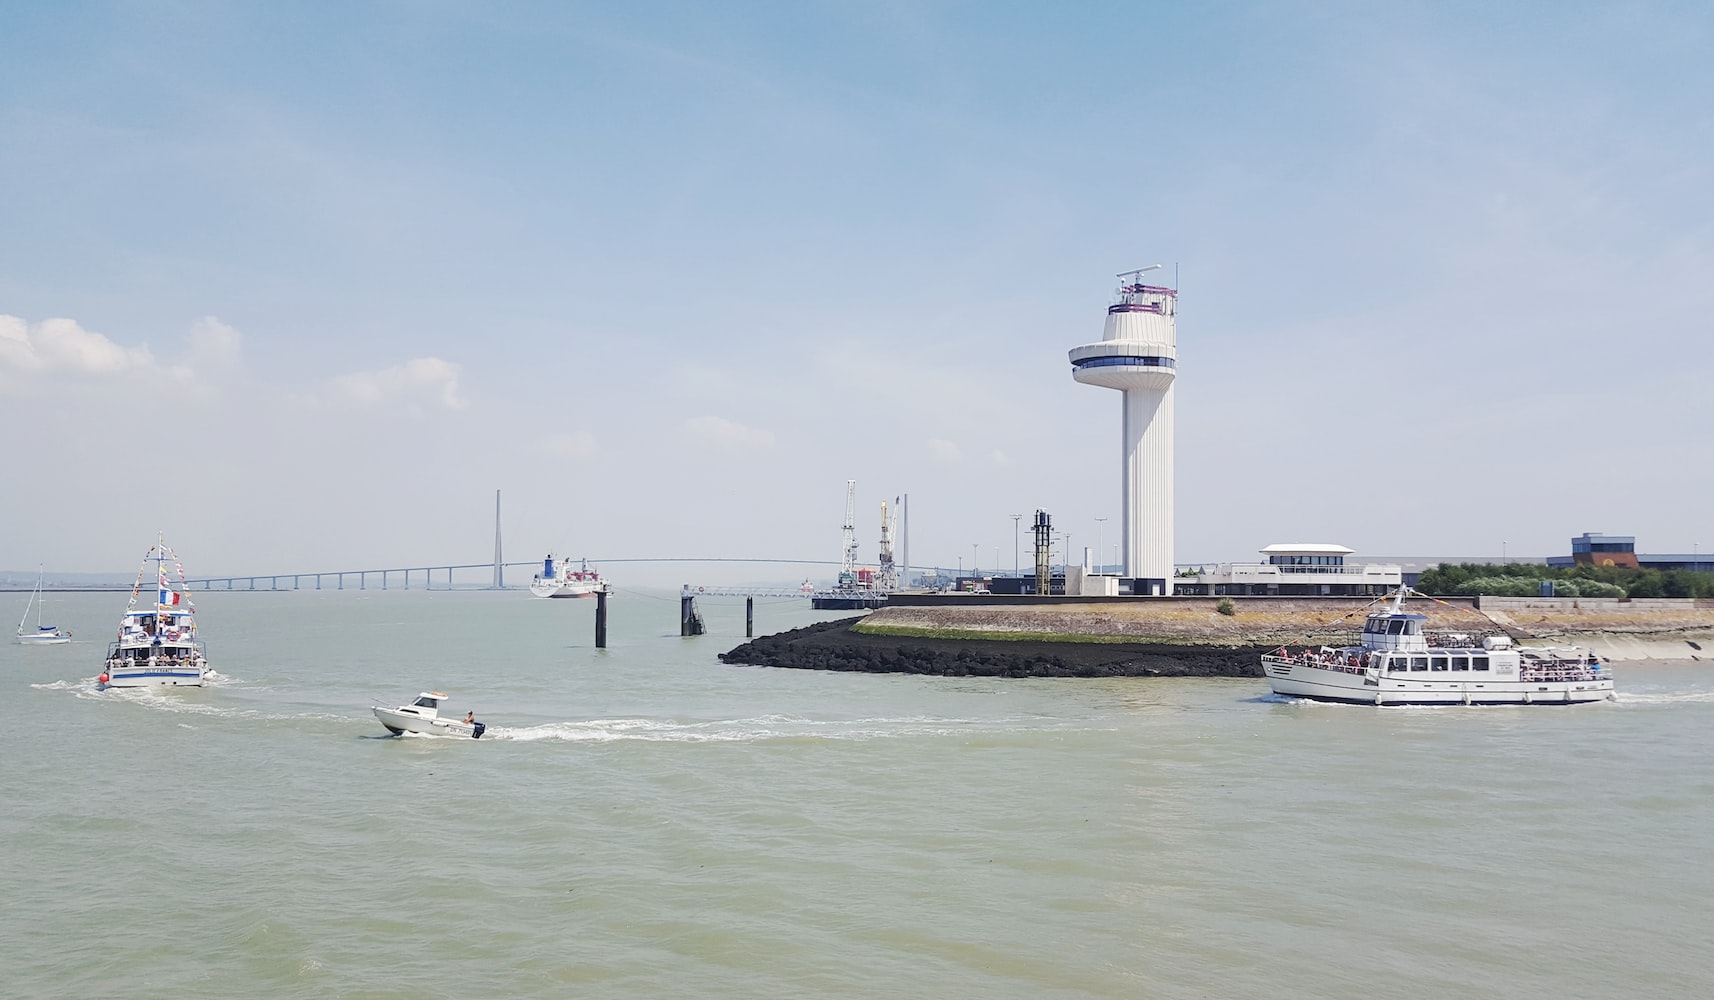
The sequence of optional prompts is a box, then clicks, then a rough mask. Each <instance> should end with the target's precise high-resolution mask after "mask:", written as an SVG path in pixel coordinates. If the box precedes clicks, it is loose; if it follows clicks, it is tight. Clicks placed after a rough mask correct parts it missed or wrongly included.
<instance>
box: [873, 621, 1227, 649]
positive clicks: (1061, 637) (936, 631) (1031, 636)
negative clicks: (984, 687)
mask: <svg viewBox="0 0 1714 1000" xmlns="http://www.w3.org/2000/svg"><path fill="white" fill-rule="evenodd" d="M851 631H853V632H856V633H859V634H861V635H882V636H889V637H892V638H898V639H964V640H970V639H993V640H996V641H999V642H1076V643H1108V644H1112V645H1143V646H1156V645H1168V646H1227V645H1230V643H1223V642H1216V641H1214V640H1210V639H1190V638H1184V637H1182V636H1172V637H1156V636H1146V635H1089V634H1085V633H1078V632H1022V631H1016V632H1015V631H1011V630H1009V629H1008V630H998V629H975V628H936V627H933V626H928V625H871V624H869V623H867V622H858V623H857V624H855V625H853V626H851Z"/></svg>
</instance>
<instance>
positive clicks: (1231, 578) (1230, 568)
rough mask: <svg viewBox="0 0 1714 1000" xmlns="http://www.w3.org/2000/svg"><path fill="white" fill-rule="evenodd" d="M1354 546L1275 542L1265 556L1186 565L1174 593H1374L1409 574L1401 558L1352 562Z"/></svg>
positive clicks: (1384, 591)
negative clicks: (1246, 560) (1250, 560)
mask: <svg viewBox="0 0 1714 1000" xmlns="http://www.w3.org/2000/svg"><path fill="white" fill-rule="evenodd" d="M1353 552H1354V550H1352V549H1348V548H1346V547H1345V546H1343V545H1329V544H1326V543H1320V542H1310V543H1295V544H1280V545H1270V546H1268V547H1267V548H1265V549H1262V550H1261V554H1262V555H1263V556H1265V557H1266V559H1267V561H1266V562H1259V563H1221V564H1219V565H1218V566H1212V567H1210V566H1201V567H1191V568H1189V569H1186V570H1181V571H1180V575H1179V576H1178V578H1177V579H1175V580H1174V581H1173V593H1175V594H1201V595H1203V596H1208V597H1217V596H1233V597H1248V596H1256V595H1269V596H1279V597H1374V596H1379V595H1382V594H1387V593H1390V592H1391V591H1392V590H1393V589H1394V588H1396V587H1398V585H1399V584H1400V583H1401V582H1403V580H1404V571H1403V567H1401V566H1399V565H1398V564H1397V563H1351V562H1346V557H1347V556H1350V555H1352V554H1353Z"/></svg>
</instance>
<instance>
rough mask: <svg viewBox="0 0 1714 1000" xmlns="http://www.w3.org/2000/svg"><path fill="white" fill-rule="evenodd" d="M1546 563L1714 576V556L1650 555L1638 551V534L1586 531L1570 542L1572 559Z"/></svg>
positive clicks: (1705, 554)
mask: <svg viewBox="0 0 1714 1000" xmlns="http://www.w3.org/2000/svg"><path fill="white" fill-rule="evenodd" d="M1547 564H1548V565H1549V566H1557V567H1560V568H1562V569H1564V568H1569V567H1572V566H1619V567H1624V568H1627V569H1658V570H1662V571H1666V570H1674V569H1687V570H1690V571H1691V572H1694V573H1714V554H1710V553H1705V552H1701V553H1699V552H1690V553H1684V552H1678V553H1664V554H1660V555H1650V554H1648V553H1639V552H1637V539H1636V536H1635V535H1604V534H1602V533H1601V532H1599V531H1585V532H1584V533H1583V534H1581V535H1578V536H1577V537H1576V538H1573V539H1572V540H1571V554H1570V555H1569V556H1548V557H1547Z"/></svg>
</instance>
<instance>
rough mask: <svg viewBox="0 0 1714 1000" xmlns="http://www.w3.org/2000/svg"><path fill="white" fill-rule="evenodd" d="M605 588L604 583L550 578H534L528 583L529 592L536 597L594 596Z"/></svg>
mask: <svg viewBox="0 0 1714 1000" xmlns="http://www.w3.org/2000/svg"><path fill="white" fill-rule="evenodd" d="M606 589H607V585H606V584H605V583H555V582H554V581H552V580H536V581H534V582H532V583H531V584H530V593H532V594H534V595H536V596H537V597H594V596H595V595H596V594H597V593H599V592H601V591H603V590H606Z"/></svg>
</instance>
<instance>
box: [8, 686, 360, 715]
mask: <svg viewBox="0 0 1714 1000" xmlns="http://www.w3.org/2000/svg"><path fill="white" fill-rule="evenodd" d="M237 683H238V679H237V678H235V677H222V678H221V679H220V680H219V681H218V682H217V683H214V684H211V685H208V686H210V687H227V686H231V685H235V684H237ZM30 687H32V688H35V689H36V690H38V691H69V692H71V693H72V695H73V696H75V697H78V698H85V699H89V700H93V701H107V702H125V703H127V704H131V705H137V706H140V707H142V708H148V709H153V710H155V711H161V712H173V713H177V714H180V715H201V716H206V717H211V718H220V719H254V720H257V721H262V722H289V721H293V720H304V719H313V720H319V721H344V722H348V721H352V718H353V717H352V716H349V715H334V714H332V713H328V712H264V711H262V710H260V709H254V708H234V707H232V706H230V705H213V704H209V703H208V702H203V701H195V700H192V699H194V698H195V697H196V695H195V694H194V692H195V691H196V690H197V689H196V688H147V687H134V688H115V687H110V688H103V687H102V686H101V685H100V684H97V683H96V682H95V679H94V678H93V677H89V678H81V679H79V680H75V681H53V682H51V683H47V684H32V685H30Z"/></svg>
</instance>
